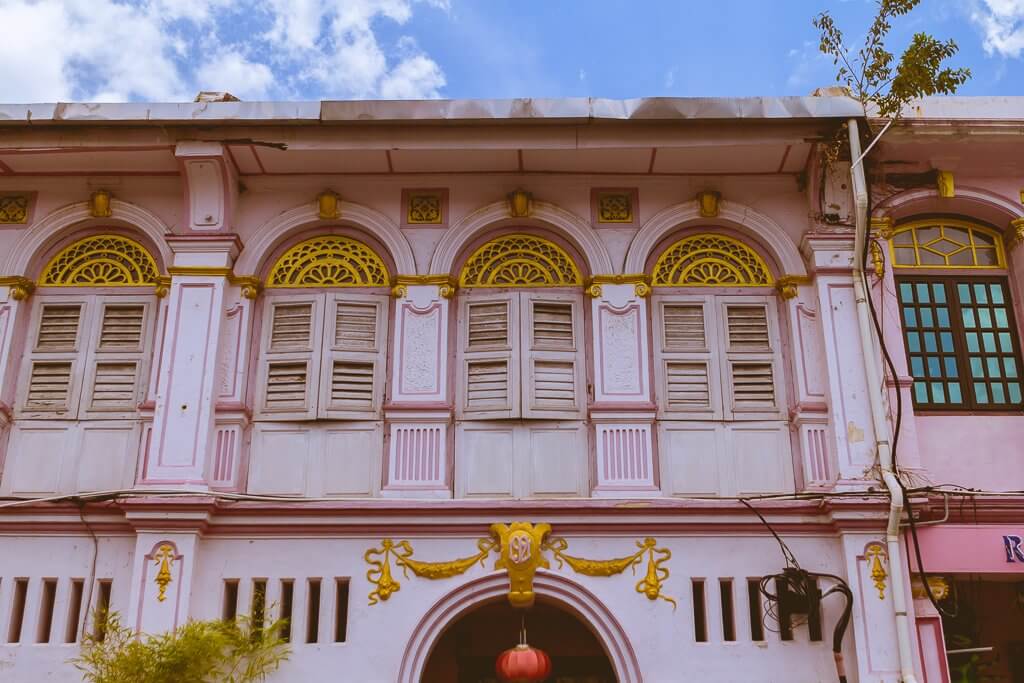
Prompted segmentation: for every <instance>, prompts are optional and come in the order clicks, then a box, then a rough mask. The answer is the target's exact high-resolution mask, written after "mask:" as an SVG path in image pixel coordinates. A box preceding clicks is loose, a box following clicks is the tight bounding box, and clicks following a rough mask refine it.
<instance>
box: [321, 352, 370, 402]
mask: <svg viewBox="0 0 1024 683" xmlns="http://www.w3.org/2000/svg"><path fill="white" fill-rule="evenodd" d="M331 402H332V403H335V404H342V405H344V406H348V407H352V408H366V409H369V408H372V407H373V363H357V362H354V361H334V367H333V369H332V370H331Z"/></svg>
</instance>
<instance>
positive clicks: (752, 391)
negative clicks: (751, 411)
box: [732, 361, 775, 410]
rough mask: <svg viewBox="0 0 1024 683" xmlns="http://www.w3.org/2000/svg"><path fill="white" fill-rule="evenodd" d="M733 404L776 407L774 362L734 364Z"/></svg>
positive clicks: (739, 406) (747, 406)
mask: <svg viewBox="0 0 1024 683" xmlns="http://www.w3.org/2000/svg"><path fill="white" fill-rule="evenodd" d="M732 392H733V404H734V405H735V407H736V409H737V410H739V409H741V408H774V407H775V378H774V377H773V373H772V364H771V363H770V362H768V363H742V362H735V361H734V362H733V364H732Z"/></svg>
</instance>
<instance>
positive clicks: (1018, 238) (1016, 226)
mask: <svg viewBox="0 0 1024 683" xmlns="http://www.w3.org/2000/svg"><path fill="white" fill-rule="evenodd" d="M1006 242H1007V243H1008V244H1009V245H1010V248H1011V249H1012V248H1014V247H1016V246H1017V245H1018V244H1020V243H1021V242H1024V218H1014V219H1013V220H1012V221H1010V231H1009V232H1008V233H1007V235H1006Z"/></svg>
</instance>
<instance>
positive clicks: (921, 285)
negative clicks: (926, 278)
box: [917, 282, 932, 304]
mask: <svg viewBox="0 0 1024 683" xmlns="http://www.w3.org/2000/svg"><path fill="white" fill-rule="evenodd" d="M931 300H932V298H931V296H929V294H928V283H927V282H918V283H917V301H918V303H922V304H926V303H928V302H930V301H931Z"/></svg>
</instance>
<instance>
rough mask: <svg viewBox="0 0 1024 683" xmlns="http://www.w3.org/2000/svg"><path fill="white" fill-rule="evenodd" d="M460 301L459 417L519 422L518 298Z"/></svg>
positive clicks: (478, 295) (481, 296)
mask: <svg viewBox="0 0 1024 683" xmlns="http://www.w3.org/2000/svg"><path fill="white" fill-rule="evenodd" d="M460 299H461V301H460V308H459V355H460V358H459V364H460V368H461V370H460V375H461V377H460V379H461V381H460V382H459V388H458V391H459V413H460V416H461V417H463V418H468V419H487V418H490V419H494V418H511V417H519V416H520V414H521V412H520V410H519V358H518V353H517V351H518V349H517V348H516V347H517V345H518V341H519V337H518V334H519V325H518V322H519V321H518V317H519V305H518V304H519V301H518V295H516V294H490V293H488V292H467V293H465V294H463V295H462V296H461V297H460Z"/></svg>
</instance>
